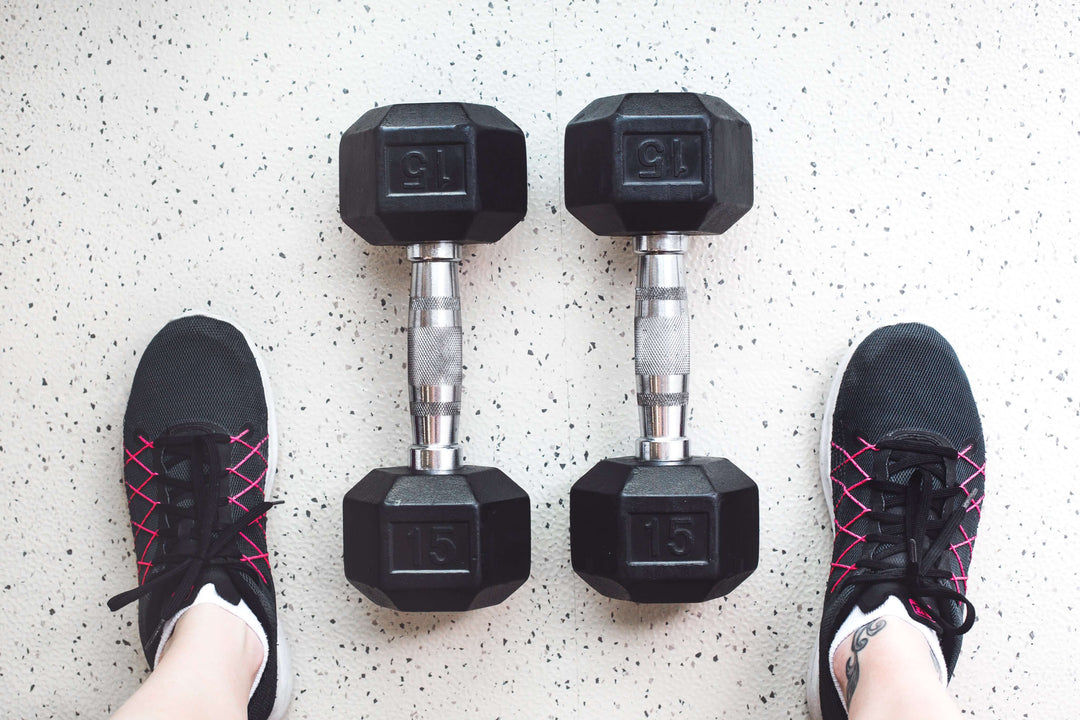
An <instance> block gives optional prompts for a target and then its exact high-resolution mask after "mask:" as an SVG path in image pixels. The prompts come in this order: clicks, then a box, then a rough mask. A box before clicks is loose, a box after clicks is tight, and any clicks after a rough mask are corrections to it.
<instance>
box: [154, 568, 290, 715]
mask: <svg viewBox="0 0 1080 720" xmlns="http://www.w3.org/2000/svg"><path fill="white" fill-rule="evenodd" d="M203 603H210V604H211V605H217V606H218V607H219V608H221V609H223V610H227V611H228V612H230V613H232V614H233V615H235V616H236V617H238V618H240V619H241V620H243V621H244V623H245V624H246V625H247V626H248V627H249V628H251V630H252V632H254V633H255V636H256V637H257V638H259V641H260V642H261V643H262V648H263V660H262V664H261V665H259V672H257V673H255V681H254V682H252V683H251V690H250V691H249V692H248V700H250V699H251V696H252V695H254V694H255V688H257V687H259V681H260V680H262V676H263V671H265V670H266V663H267V661H268V660H269V658H270V641H269V640H268V639H267V637H266V631H265V630H263V628H262V625H261V624H260V623H259V619H258V618H256V617H255V613H253V612H251V608H249V607H248V606H247V604H246V603H245V602H244V601H243V600H241V601H240V602H238V603H236V604H235V605H234V604H232V603H231V602H229V601H228V600H225V599H224V598H222V597H221V596H220V595H218V592H217V588H216V587H215V586H214V584H213V583H207V584H205V585H203V586H202V587H201V588H200V589H199V593H198V594H197V595H196V596H195V600H194V601H192V603H191V604H190V605H188V606H187V607H185V608H183V609H182V610H180V611H179V612H177V613H176V614H175V615H173V616H172V617H171V618H169V621H168V622H167V623H165V628H164V629H163V630H162V631H161V642H159V643H158V647H157V653H155V655H154V667H157V664H158V661H159V660H161V653H162V652H164V650H165V643H167V642H168V641H169V638H170V637H172V634H173V630H175V629H176V623H177V621H178V620H180V618H181V616H183V614H184V613H186V612H187V611H188V610H190V609H191V608H193V607H195V606H196V605H201V604H203Z"/></svg>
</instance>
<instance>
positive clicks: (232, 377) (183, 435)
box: [109, 315, 292, 720]
mask: <svg viewBox="0 0 1080 720" xmlns="http://www.w3.org/2000/svg"><path fill="white" fill-rule="evenodd" d="M276 463H277V438H276V428H275V426H274V415H273V404H272V402H271V399H270V389H269V385H268V384H267V383H266V382H265V380H264V375H263V373H262V367H261V364H260V361H259V359H258V358H257V357H256V356H255V355H254V353H253V351H252V348H251V346H250V345H249V344H248V342H247V340H246V338H245V337H244V335H243V334H242V333H241V332H240V331H239V330H237V329H236V328H235V327H233V326H232V325H230V324H228V323H226V322H223V321H221V320H216V319H213V318H209V317H205V316H201V315H189V316H185V317H182V318H179V319H177V320H173V321H172V322H170V323H169V324H168V325H166V326H165V327H164V328H162V330H161V331H160V332H159V333H158V334H157V335H156V336H155V337H154V339H153V340H152V341H151V342H150V345H149V346H148V347H147V348H146V352H144V353H143V356H142V360H141V361H140V362H139V368H138V370H137V371H136V372H135V380H134V382H133V383H132V386H131V395H130V397H129V398H128V406H127V413H126V415H125V416H124V483H125V486H126V489H127V495H128V507H129V510H130V512H131V526H132V532H133V534H134V536H135V559H136V568H137V572H138V582H139V586H138V587H137V588H135V589H134V590H129V591H128V592H125V593H121V594H120V595H117V596H116V597H114V598H112V599H111V600H110V601H109V607H110V608H111V609H112V610H118V609H119V608H121V607H124V606H125V605H127V604H128V603H130V602H132V601H133V600H136V599H138V601H139V635H140V638H141V640H142V646H143V651H144V653H145V654H146V659H147V661H148V662H149V663H150V666H151V667H154V666H155V665H156V664H157V661H158V659H159V657H160V655H161V648H163V647H164V645H165V641H166V640H167V639H168V637H169V635H170V634H171V633H172V629H173V627H174V625H175V624H176V621H177V619H179V617H180V616H181V615H182V614H183V613H184V612H185V611H186V610H187V609H188V608H190V607H191V606H192V605H193V604H195V603H197V602H199V603H201V602H212V603H214V604H216V605H219V606H220V607H223V608H225V609H226V610H229V611H230V612H233V613H234V614H235V615H237V616H238V617H240V618H241V619H243V620H244V621H245V622H247V624H248V626H249V627H251V629H252V630H253V631H254V632H255V634H256V635H257V636H259V637H260V639H261V640H262V641H263V643H264V645H263V647H264V649H265V651H266V655H265V658H266V661H265V663H264V666H263V668H262V669H261V670H260V671H259V676H258V678H257V680H256V685H255V688H254V690H253V691H252V695H251V699H250V701H249V703H248V717H249V718H258V719H259V720H265V719H267V718H269V719H271V720H278V718H281V717H282V716H283V715H284V714H285V709H286V707H287V706H288V702H289V699H290V695H291V692H290V686H291V680H292V673H291V670H290V668H289V658H288V651H287V648H286V646H285V640H284V638H283V637H282V635H281V633H280V631H279V629H278V621H277V609H276V607H275V599H274V581H273V579H272V578H271V575H270V561H269V556H268V554H267V551H266V532H265V530H266V528H265V517H266V512H267V510H269V509H270V507H271V506H273V505H275V504H277V503H270V502H266V495H268V494H269V493H270V490H271V488H272V486H273V483H274V469H275V466H276Z"/></svg>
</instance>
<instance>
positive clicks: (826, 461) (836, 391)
mask: <svg viewBox="0 0 1080 720" xmlns="http://www.w3.org/2000/svg"><path fill="white" fill-rule="evenodd" d="M876 329H877V328H875V329H874V330H876ZM874 330H871V331H870V332H868V333H865V334H864V335H863V336H862V337H860V338H859V339H858V341H856V342H854V343H852V344H851V348H850V349H849V350H848V351H847V354H846V355H845V356H844V359H843V360H841V361H840V366H839V367H838V368H837V370H836V375H834V376H833V380H832V385H830V386H829V395H828V397H827V398H826V399H825V412H824V414H823V415H822V416H821V439H820V440H819V442H818V473H819V474H820V476H821V489H822V492H823V493H824V498H825V505H826V506H827V507H828V509H829V526H830V529H831V528H832V526H834V525H836V514H835V512H834V511H833V504H832V428H833V415H834V414H836V399H837V397H838V396H839V395H840V385H841V383H842V382H843V380H844V373H845V372H847V367H848V365H849V364H850V363H851V358H852V357H854V356H855V351H856V350H858V349H859V346H860V345H862V344H863V341H864V340H866V338H868V337H870V335H871V333H873V332H874ZM820 657H821V628H820V627H819V628H818V635H817V639H816V640H815V641H814V647H813V652H812V653H811V656H810V669H809V673H808V674H807V677H806V704H807V705H808V706H809V708H810V717H811V719H812V720H822V719H821V688H820V685H819V683H818V678H820V677H821V676H820V674H819V671H820V669H821V667H820V661H819V658H820Z"/></svg>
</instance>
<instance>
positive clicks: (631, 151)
mask: <svg viewBox="0 0 1080 720" xmlns="http://www.w3.org/2000/svg"><path fill="white" fill-rule="evenodd" d="M623 142H624V143H625V145H626V148H625V151H624V157H625V158H626V177H625V182H628V183H651V182H656V183H665V182H686V183H692V182H701V166H702V157H701V151H702V143H701V135H697V134H690V135H643V134H640V133H627V134H626V135H624V136H623Z"/></svg>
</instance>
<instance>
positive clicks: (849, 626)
mask: <svg viewBox="0 0 1080 720" xmlns="http://www.w3.org/2000/svg"><path fill="white" fill-rule="evenodd" d="M885 616H888V617H891V618H894V619H897V620H902V621H904V622H906V623H907V624H908V625H910V626H911V627H913V628H915V629H916V630H918V631H919V632H920V633H922V636H923V638H924V639H925V640H926V644H927V645H929V646H930V652H931V653H932V654H933V656H934V657H935V658H937V663H938V677H939V679H940V680H941V684H942V685H947V684H948V682H949V679H948V676H947V675H946V672H945V655H944V654H943V653H942V652H941V642H940V641H939V640H938V636H937V633H935V632H934V631H933V630H931V629H930V628H928V627H927V626H926V625H923V624H922V623H921V622H917V621H915V620H913V619H912V618H911V616H910V615H908V613H907V610H906V609H905V608H904V603H903V602H902V601H901V600H900V598H898V597H896V596H895V595H890V596H889V597H888V598H886V600H885V602H883V603H881V604H880V605H878V606H877V607H876V608H874V609H873V610H871V611H870V612H868V613H864V612H863V611H862V610H861V609H860V608H859V606H858V605H856V606H855V607H854V608H852V609H851V614H850V615H848V617H847V620H845V621H844V622H843V624H842V625H840V629H839V630H837V631H836V636H835V637H834V638H833V641H832V643H830V645H829V676H830V677H831V678H832V681H833V685H834V686H835V687H836V694H837V695H839V696H840V702H841V703H843V705H844V710H845V711H846V710H847V709H848V708H847V700H845V699H844V693H842V692H840V681H839V680H837V678H836V671H835V670H834V669H833V660H834V659H835V657H836V650H837V648H839V647H840V643H841V642H843V641H844V640H846V639H847V638H848V636H849V635H851V634H852V633H853V632H855V631H856V630H857V629H859V628H860V627H862V626H863V625H865V624H867V623H870V622H873V621H874V620H877V619H878V618H880V617H885Z"/></svg>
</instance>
